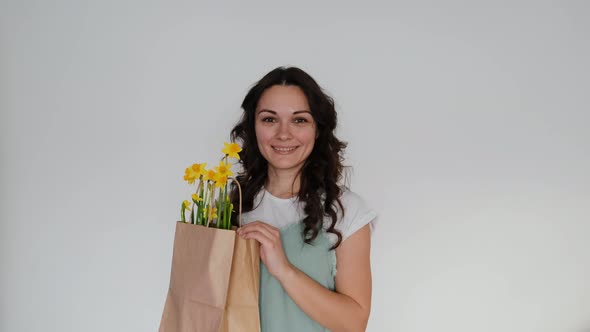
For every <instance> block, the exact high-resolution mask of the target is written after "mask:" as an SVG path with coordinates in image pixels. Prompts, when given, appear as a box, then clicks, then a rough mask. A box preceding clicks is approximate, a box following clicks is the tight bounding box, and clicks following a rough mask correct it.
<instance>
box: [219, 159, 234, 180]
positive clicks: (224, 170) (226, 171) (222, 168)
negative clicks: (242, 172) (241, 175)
mask: <svg viewBox="0 0 590 332" xmlns="http://www.w3.org/2000/svg"><path fill="white" fill-rule="evenodd" d="M230 168H231V165H230V164H226V163H224V162H223V161H220V162H219V166H216V167H215V171H216V172H217V174H218V176H219V177H223V176H225V177H228V176H232V175H234V173H233V172H232V171H231V169H230Z"/></svg>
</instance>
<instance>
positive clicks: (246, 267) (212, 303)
mask: <svg viewBox="0 0 590 332" xmlns="http://www.w3.org/2000/svg"><path fill="white" fill-rule="evenodd" d="M259 267H260V252H259V245H258V243H257V242H256V241H255V240H244V239H242V238H240V237H239V236H238V235H237V233H236V232H235V231H234V230H224V229H217V228H208V227H205V226H201V225H193V224H187V223H183V222H177V223H176V234H175V237H174V253H173V256H172V272H171V275H170V288H169V289H168V295H167V297H166V304H165V305H164V312H163V314H162V320H161V322H160V330H159V331H160V332H237V331H243V332H259V331H260V316H259V311H258V290H259V282H260V280H259V273H260V270H259Z"/></svg>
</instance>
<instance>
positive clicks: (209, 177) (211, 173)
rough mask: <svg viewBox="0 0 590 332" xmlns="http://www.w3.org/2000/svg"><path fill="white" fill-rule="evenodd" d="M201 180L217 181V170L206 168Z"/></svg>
mask: <svg viewBox="0 0 590 332" xmlns="http://www.w3.org/2000/svg"><path fill="white" fill-rule="evenodd" d="M203 180H205V181H207V180H209V181H217V172H215V171H214V170H212V169H210V170H208V171H207V173H206V174H204V175H203Z"/></svg>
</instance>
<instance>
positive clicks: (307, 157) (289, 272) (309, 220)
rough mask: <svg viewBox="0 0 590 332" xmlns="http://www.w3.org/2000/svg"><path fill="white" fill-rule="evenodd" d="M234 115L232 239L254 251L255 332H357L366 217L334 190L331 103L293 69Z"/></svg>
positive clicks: (348, 196) (365, 282)
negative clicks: (239, 213)
mask: <svg viewBox="0 0 590 332" xmlns="http://www.w3.org/2000/svg"><path fill="white" fill-rule="evenodd" d="M242 108H243V110H244V113H243V116H242V119H241V120H240V122H239V123H238V124H237V125H236V126H235V127H234V128H233V130H232V135H231V136H232V140H234V141H239V142H241V143H242V148H243V150H242V152H241V153H240V159H241V160H240V163H241V164H242V166H243V172H242V173H240V174H239V175H238V177H237V179H238V181H239V182H240V184H241V185H242V188H243V200H244V203H243V207H244V211H245V213H244V214H243V223H244V224H245V225H244V226H243V227H242V228H240V229H239V230H238V234H239V235H240V236H241V237H242V238H245V239H254V240H256V241H258V242H259V243H260V256H261V260H262V264H261V270H260V274H261V275H260V318H261V326H262V331H264V332H266V331H269V332H278V331H297V332H307V331H326V330H329V331H364V330H365V328H366V325H367V321H368V318H369V312H370V305H371V268H370V260H369V253H370V229H369V223H370V222H371V221H373V220H374V218H375V216H376V215H375V212H374V211H372V210H370V209H368V208H367V206H366V204H365V203H364V201H363V200H362V199H361V198H360V197H359V196H358V195H356V194H354V193H352V192H351V191H348V190H347V189H346V188H344V187H340V186H339V181H340V180H341V177H342V168H343V166H342V159H343V158H342V153H343V150H344V148H345V147H346V144H345V143H344V142H341V141H339V140H338V139H337V138H336V137H335V135H334V130H335V129H336V123H337V121H336V118H337V117H336V111H335V109H334V102H333V100H332V99H331V98H330V97H329V96H327V95H326V94H325V93H324V92H323V91H322V89H321V88H320V87H319V85H318V84H317V83H316V82H315V81H314V79H313V78H312V77H311V76H309V75H308V74H307V73H305V72H304V71H302V70H301V69H299V68H294V67H290V68H284V67H280V68H277V69H274V70H273V71H271V72H270V73H268V74H267V75H265V76H264V77H263V78H262V79H261V80H260V81H259V82H258V83H257V84H255V85H254V86H253V87H252V88H251V90H250V91H249V92H248V94H247V95H246V97H245V99H244V101H243V103H242ZM234 189H235V188H234ZM232 200H233V201H234V206H236V205H235V204H236V203H237V202H236V200H237V196H236V191H235V190H234V191H233V196H232Z"/></svg>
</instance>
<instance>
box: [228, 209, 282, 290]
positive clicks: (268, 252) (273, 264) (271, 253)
mask: <svg viewBox="0 0 590 332" xmlns="http://www.w3.org/2000/svg"><path fill="white" fill-rule="evenodd" d="M238 234H239V235H240V236H241V237H242V238H243V239H254V240H256V241H258V242H259V243H260V258H261V259H262V262H263V263H264V265H266V268H267V269H268V272H270V274H271V275H272V276H273V277H275V278H277V279H278V280H279V281H280V280H281V279H282V277H283V276H284V275H285V273H287V272H288V271H289V270H291V269H292V265H291V263H289V260H288V259H287V256H285V252H284V251H283V243H282V242H281V233H280V231H279V229H278V228H276V227H273V226H271V225H269V224H267V223H264V222H262V221H255V222H251V223H249V224H247V225H244V226H242V227H240V228H239V229H238Z"/></svg>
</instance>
